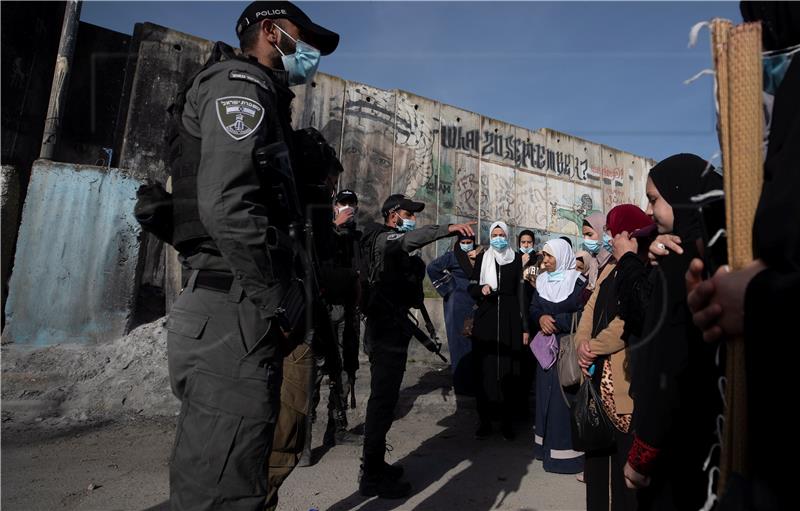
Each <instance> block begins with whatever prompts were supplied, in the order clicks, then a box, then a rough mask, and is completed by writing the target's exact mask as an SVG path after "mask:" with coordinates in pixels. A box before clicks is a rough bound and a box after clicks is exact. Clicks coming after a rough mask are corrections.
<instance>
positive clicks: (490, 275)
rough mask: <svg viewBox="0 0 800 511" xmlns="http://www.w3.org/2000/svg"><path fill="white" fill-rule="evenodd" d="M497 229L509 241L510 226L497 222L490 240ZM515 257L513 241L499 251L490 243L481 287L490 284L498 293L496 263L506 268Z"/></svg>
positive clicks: (490, 229)
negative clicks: (499, 229) (496, 228)
mask: <svg viewBox="0 0 800 511" xmlns="http://www.w3.org/2000/svg"><path fill="white" fill-rule="evenodd" d="M495 227H499V228H501V229H502V230H503V232H504V233H505V234H506V239H508V226H507V225H506V224H505V222H495V223H493V224H492V226H491V227H490V228H489V239H490V240H491V238H492V231H494V229H495ZM515 255H516V254H515V253H514V249H512V248H511V241H509V242H508V246H507V247H506V248H505V249H503V250H497V249H496V248H494V247H493V246H492V245H491V243H490V244H489V248H488V249H487V250H486V252H484V253H483V262H482V263H481V280H480V284H481V286H483V285H484V284H489V287H491V288H492V291H496V290H497V268H495V266H494V263H495V262H497V264H499V265H500V266H505V265H507V264H508V263H510V262H512V261H513V260H514V256H515ZM573 267H574V264H573Z"/></svg>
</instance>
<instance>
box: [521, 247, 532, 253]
mask: <svg viewBox="0 0 800 511" xmlns="http://www.w3.org/2000/svg"><path fill="white" fill-rule="evenodd" d="M519 251H520V252H522V253H523V254H530V253H531V252H533V247H519Z"/></svg>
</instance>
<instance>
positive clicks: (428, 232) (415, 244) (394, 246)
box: [378, 225, 454, 254]
mask: <svg viewBox="0 0 800 511" xmlns="http://www.w3.org/2000/svg"><path fill="white" fill-rule="evenodd" d="M448 236H454V234H453V233H451V232H450V226H449V225H426V226H424V227H420V228H419V229H415V230H413V231H411V232H386V233H381V234H379V235H378V244H379V245H383V246H384V251H385V253H387V254H391V253H393V252H397V251H403V252H406V253H410V252H413V251H415V250H417V249H420V248H422V247H424V246H425V245H427V244H429V243H433V242H434V241H436V240H438V239H441V238H446V237H448Z"/></svg>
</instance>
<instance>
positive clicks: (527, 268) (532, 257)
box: [517, 229, 536, 310]
mask: <svg viewBox="0 0 800 511" xmlns="http://www.w3.org/2000/svg"><path fill="white" fill-rule="evenodd" d="M517 244H518V245H519V253H520V255H521V257H522V277H523V279H524V281H525V284H526V285H525V296H526V298H527V300H526V301H525V308H524V309H523V310H528V305H529V304H530V303H531V297H532V296H533V284H532V283H530V279H531V278H534V279H535V276H534V274H535V268H536V253H535V251H534V248H533V245H534V244H536V236H535V235H534V234H533V231H531V230H530V229H524V230H522V231H520V233H519V235H518V236H517Z"/></svg>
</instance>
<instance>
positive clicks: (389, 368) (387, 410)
mask: <svg viewBox="0 0 800 511" xmlns="http://www.w3.org/2000/svg"><path fill="white" fill-rule="evenodd" d="M410 340H411V338H410V337H409V336H408V335H407V334H405V333H404V332H403V331H402V330H401V329H400V328H398V327H397V325H396V321H395V320H394V318H392V317H389V316H386V317H381V316H377V317H368V318H367V328H366V330H365V336H364V346H365V348H366V351H367V355H368V356H369V366H370V378H371V381H370V392H369V401H368V402H367V417H366V419H365V421H364V472H366V473H376V472H379V471H380V470H381V468H382V466H383V462H384V455H385V453H386V434H387V433H388V432H389V429H390V428H391V427H392V422H394V412H395V407H396V406H397V400H398V398H399V397H400V384H401V383H402V382H403V374H404V373H405V370H406V360H407V359H408V342H409V341H410Z"/></svg>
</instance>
